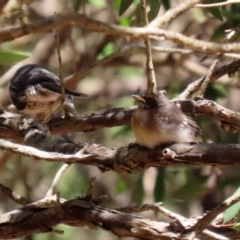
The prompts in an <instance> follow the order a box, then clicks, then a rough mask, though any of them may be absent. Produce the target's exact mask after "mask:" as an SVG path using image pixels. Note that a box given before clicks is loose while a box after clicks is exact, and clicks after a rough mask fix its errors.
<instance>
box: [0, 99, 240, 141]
mask: <svg viewBox="0 0 240 240" xmlns="http://www.w3.org/2000/svg"><path fill="white" fill-rule="evenodd" d="M176 102H177V103H178V104H180V105H181V109H182V110H183V111H184V112H185V113H186V114H188V115H191V114H204V115H208V116H211V117H213V118H215V119H217V120H219V121H220V122H222V123H224V124H228V125H229V128H230V130H231V126H232V128H234V129H235V130H236V131H237V130H238V129H239V126H240V113H238V112H234V111H231V110H229V109H227V108H224V107H222V106H220V105H218V104H217V103H215V102H214V101H210V100H206V99H200V100H198V101H193V100H192V101H191V100H185V101H176ZM134 109H135V107H130V108H114V109H108V110H100V111H96V112H91V113H87V114H84V115H82V116H78V117H74V118H71V119H64V118H53V119H52V121H50V122H49V123H48V126H49V128H50V131H51V134H52V135H53V134H65V133H71V132H89V131H95V130H99V129H102V128H106V127H115V126H121V125H127V124H130V119H131V116H132V113H133V111H134ZM21 119H22V116H21V115H19V114H13V113H8V112H3V113H2V114H0V138H5V139H21V138H22V137H21V135H20V133H19V130H18V126H19V122H20V120H21ZM226 130H227V129H226Z"/></svg>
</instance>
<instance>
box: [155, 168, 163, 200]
mask: <svg viewBox="0 0 240 240" xmlns="http://www.w3.org/2000/svg"><path fill="white" fill-rule="evenodd" d="M164 196H165V167H160V168H158V173H157V179H156V184H155V188H154V198H155V202H162V201H163V200H164Z"/></svg>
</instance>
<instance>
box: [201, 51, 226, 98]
mask: <svg viewBox="0 0 240 240" xmlns="http://www.w3.org/2000/svg"><path fill="white" fill-rule="evenodd" d="M222 56H223V54H220V55H219V56H218V57H217V59H216V60H214V62H213V64H212V65H211V67H210V68H209V71H208V73H207V75H206V78H205V79H204V81H203V83H202V86H201V88H200V90H199V93H198V97H200V98H203V96H204V93H205V91H206V89H207V86H208V84H209V83H210V82H211V81H212V76H213V72H214V70H215V68H216V66H217V64H218V62H219V60H220V59H221V58H222Z"/></svg>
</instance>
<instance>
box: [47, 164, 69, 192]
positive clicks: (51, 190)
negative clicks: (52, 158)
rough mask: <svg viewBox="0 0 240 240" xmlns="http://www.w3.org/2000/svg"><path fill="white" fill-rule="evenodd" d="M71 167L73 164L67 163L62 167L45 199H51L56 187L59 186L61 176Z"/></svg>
mask: <svg viewBox="0 0 240 240" xmlns="http://www.w3.org/2000/svg"><path fill="white" fill-rule="evenodd" d="M70 166H71V164H66V163H65V164H63V165H62V166H61V168H60V169H59V170H58V172H57V174H56V175H55V177H54V179H53V181H52V184H51V186H50V188H49V190H48V191H47V193H46V195H45V197H50V196H52V195H53V191H54V189H55V187H56V186H57V184H58V182H59V180H60V178H61V176H62V175H63V173H64V172H65V171H66V170H67V169H68V168H69V167H70Z"/></svg>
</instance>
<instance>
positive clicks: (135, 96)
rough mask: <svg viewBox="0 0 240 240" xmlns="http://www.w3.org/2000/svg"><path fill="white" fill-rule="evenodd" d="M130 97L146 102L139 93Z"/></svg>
mask: <svg viewBox="0 0 240 240" xmlns="http://www.w3.org/2000/svg"><path fill="white" fill-rule="evenodd" d="M132 97H133V98H135V99H136V100H137V101H138V102H142V103H146V101H145V99H143V98H142V97H140V96H139V95H132Z"/></svg>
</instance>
